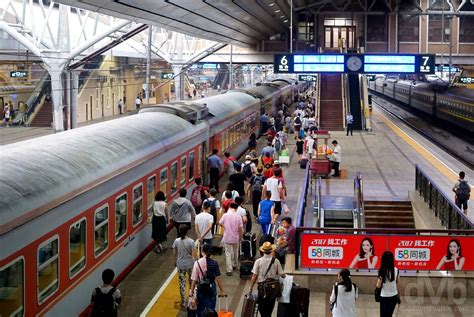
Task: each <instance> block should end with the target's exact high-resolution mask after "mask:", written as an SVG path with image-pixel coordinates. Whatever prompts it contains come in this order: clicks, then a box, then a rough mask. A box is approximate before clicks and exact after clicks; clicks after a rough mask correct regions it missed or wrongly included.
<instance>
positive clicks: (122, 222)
mask: <svg viewBox="0 0 474 317" xmlns="http://www.w3.org/2000/svg"><path fill="white" fill-rule="evenodd" d="M127 210H128V207H127V193H123V194H122V195H120V196H119V197H117V199H115V240H118V239H119V238H121V237H122V236H123V235H124V234H125V232H126V231H127Z"/></svg>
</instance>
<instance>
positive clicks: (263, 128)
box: [260, 112, 268, 135]
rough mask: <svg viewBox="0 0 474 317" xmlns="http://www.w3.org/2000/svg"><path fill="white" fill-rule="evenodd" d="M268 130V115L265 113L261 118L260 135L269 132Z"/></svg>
mask: <svg viewBox="0 0 474 317" xmlns="http://www.w3.org/2000/svg"><path fill="white" fill-rule="evenodd" d="M267 129H268V115H267V114H266V113H265V112H264V113H263V114H262V116H261V117H260V135H262V134H264V133H265V132H267Z"/></svg>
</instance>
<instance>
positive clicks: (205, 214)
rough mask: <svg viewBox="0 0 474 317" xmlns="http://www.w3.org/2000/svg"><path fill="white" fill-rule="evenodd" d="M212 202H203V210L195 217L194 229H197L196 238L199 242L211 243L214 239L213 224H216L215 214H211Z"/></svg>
mask: <svg viewBox="0 0 474 317" xmlns="http://www.w3.org/2000/svg"><path fill="white" fill-rule="evenodd" d="M210 212H211V204H210V203H209V201H205V202H204V203H203V204H202V211H201V212H200V213H199V214H198V215H197V216H196V219H194V229H195V230H196V238H197V239H198V240H199V243H200V244H201V245H203V244H204V243H208V244H211V240H212V226H213V224H214V216H213V215H211V213H210Z"/></svg>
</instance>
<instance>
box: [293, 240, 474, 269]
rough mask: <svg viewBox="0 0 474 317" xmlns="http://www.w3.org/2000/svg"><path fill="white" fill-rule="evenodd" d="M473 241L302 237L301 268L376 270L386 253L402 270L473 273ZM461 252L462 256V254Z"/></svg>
mask: <svg viewBox="0 0 474 317" xmlns="http://www.w3.org/2000/svg"><path fill="white" fill-rule="evenodd" d="M472 247H474V237H464V236H463V237H452V236H414V235H412V236H410V235H390V236H383V235H366V236H364V235H344V234H307V233H305V234H303V235H302V236H301V266H302V267H304V268H352V269H378V268H379V267H380V260H381V258H382V254H383V253H384V252H385V251H391V252H392V253H393V255H394V256H395V265H396V266H397V267H398V268H399V269H401V270H431V271H436V270H441V271H455V270H464V271H471V270H474V254H472V253H469V252H468V250H470V249H472ZM463 251H464V252H463Z"/></svg>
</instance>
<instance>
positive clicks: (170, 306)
mask: <svg viewBox="0 0 474 317" xmlns="http://www.w3.org/2000/svg"><path fill="white" fill-rule="evenodd" d="M186 284H187V283H186ZM186 294H187V293H186ZM180 304H181V297H180V295H179V286H178V274H175V275H174V277H173V278H172V279H171V281H170V283H169V284H168V285H167V286H166V288H165V289H164V290H163V292H162V293H161V294H160V296H159V297H158V298H157V300H156V301H155V303H154V304H153V307H152V308H151V309H150V310H149V311H148V313H147V314H146V316H147V317H164V316H177V315H178V313H179V312H180V310H181V308H180V307H179V305H180Z"/></svg>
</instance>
